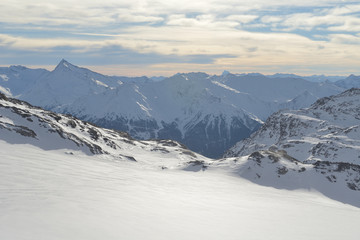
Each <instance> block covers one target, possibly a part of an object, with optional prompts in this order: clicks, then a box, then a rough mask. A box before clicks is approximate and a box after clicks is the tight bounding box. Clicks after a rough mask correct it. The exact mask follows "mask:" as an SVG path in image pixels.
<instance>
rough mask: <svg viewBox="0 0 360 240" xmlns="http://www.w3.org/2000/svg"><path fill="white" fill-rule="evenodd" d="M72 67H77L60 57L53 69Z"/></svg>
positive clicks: (69, 68)
mask: <svg viewBox="0 0 360 240" xmlns="http://www.w3.org/2000/svg"><path fill="white" fill-rule="evenodd" d="M74 68H78V67H77V66H75V65H73V64H71V63H70V62H68V61H66V60H65V59H62V60H61V61H60V62H59V64H58V65H57V66H56V68H55V70H59V69H68V70H73V69H74Z"/></svg>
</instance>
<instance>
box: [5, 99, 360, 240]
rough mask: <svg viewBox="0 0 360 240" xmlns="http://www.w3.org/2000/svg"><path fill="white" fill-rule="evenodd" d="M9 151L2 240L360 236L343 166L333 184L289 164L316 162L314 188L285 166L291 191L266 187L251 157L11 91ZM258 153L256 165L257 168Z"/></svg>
mask: <svg viewBox="0 0 360 240" xmlns="http://www.w3.org/2000/svg"><path fill="white" fill-rule="evenodd" d="M261 154H262V156H263V157H261V156H260V159H263V160H261V164H260V165H261V166H262V169H263V170H265V169H269V168H268V167H267V166H268V165H270V164H272V163H267V162H266V161H268V159H271V157H270V154H269V153H261ZM279 154H280V153H279ZM0 156H1V158H0V166H1V167H0V193H1V194H0V239H16V240H25V239H26V240H38V239H54V240H56V239H69V240H71V239H74V240H75V239H76V240H83V239H84V240H85V239H86V240H91V239H94V240H98V239H108V240H111V239H124V240H130V239H157V240H158V239H229V240H231V239H234V240H235V239H243V238H244V239H265V238H266V239H295V240H296V239H322V238H326V239H351V240H352V239H354V240H355V239H357V238H358V228H357V225H358V222H359V221H360V210H359V207H360V205H359V202H360V201H358V197H359V194H358V192H359V191H353V190H351V189H349V188H347V187H343V183H344V182H343V180H344V179H345V178H341V177H345V176H346V175H344V174H341V172H338V173H332V174H333V175H336V177H337V179H338V184H337V185H336V186H337V187H336V188H333V185H332V183H330V181H328V180H326V181H322V180H321V178H320V177H317V176H318V175H319V176H322V175H321V174H320V173H318V172H317V169H314V170H311V169H310V168H308V167H307V166H306V164H302V163H298V164H299V166H297V164H296V163H294V162H293V163H292V165H290V164H289V166H288V169H289V170H288V171H289V172H290V171H292V170H290V169H291V168H294V169H296V170H298V168H299V170H301V171H302V168H303V167H305V168H307V169H306V171H305V172H306V173H305V174H307V175H306V176H307V179H308V183H309V184H308V185H299V184H296V181H297V179H296V178H294V179H293V178H291V177H290V175H284V174H283V173H284V172H285V170H282V171H280V173H279V174H282V175H281V176H288V177H287V178H286V179H287V180H289V182H288V185H287V187H286V188H285V189H282V190H281V189H276V188H273V187H274V186H275V187H277V185H273V186H272V187H265V186H260V185H258V184H254V183H252V182H249V181H247V180H245V179H244V178H239V176H238V173H239V172H241V170H240V169H239V166H241V161H242V159H241V158H238V159H234V158H230V159H225V160H222V161H213V160H210V159H207V158H205V157H202V156H200V155H198V154H195V153H193V152H191V151H189V150H187V149H186V148H184V147H183V146H182V145H180V144H178V143H176V142H174V141H169V140H167V141H166V140H164V141H136V140H133V139H131V138H130V137H129V136H128V135H127V134H125V133H122V132H116V131H112V130H107V129H102V128H98V127H95V126H93V125H91V124H89V123H86V122H82V121H80V120H78V119H76V118H73V117H71V116H67V115H61V114H55V113H52V112H49V111H45V110H42V109H40V108H36V107H32V106H30V105H29V104H27V103H25V102H21V101H18V100H15V99H9V98H6V97H5V96H4V95H0ZM283 157H286V155H284V154H283V155H282V156H281V160H279V162H281V161H283V159H282V158H283ZM250 158H252V159H253V160H252V161H251V162H250V161H249V162H247V163H248V164H247V165H246V167H250V166H251V164H253V165H254V164H255V165H256V166H257V164H258V163H259V160H258V158H259V156H257V155H253V156H250ZM235 160H237V161H235ZM265 160H266V161H265ZM272 161H274V160H272ZM232 164H235V165H232ZM244 167H245V165H244ZM244 169H245V168H244ZM246 169H248V168H246ZM319 169H320V168H319ZM350 170H351V169H350ZM351 171H352V170H351ZM234 173H235V174H236V175H234ZM351 173H353V175H352V176H353V177H354V176H356V175H355V174H356V173H355V172H351ZM264 174H265V172H264ZM240 175H242V174H240ZM255 176H256V175H255ZM292 176H294V175H292ZM245 177H246V176H245ZM276 178H277V176H276ZM310 180H313V181H310ZM332 180H333V178H332ZM267 183H269V182H267ZM272 183H274V182H272ZM292 184H294V185H292ZM292 186H293V187H292ZM313 186H315V187H313ZM290 189H291V190H290ZM293 189H296V190H293ZM324 189H325V190H324ZM326 189H332V190H333V191H332V192H330V193H332V194H329V192H328V191H326ZM324 194H325V196H324ZM326 196H328V197H326ZM329 197H330V198H332V199H330V198H329ZM344 203H346V204H344ZM339 229H341V230H339Z"/></svg>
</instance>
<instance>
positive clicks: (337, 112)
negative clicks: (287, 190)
mask: <svg viewBox="0 0 360 240" xmlns="http://www.w3.org/2000/svg"><path fill="white" fill-rule="evenodd" d="M279 153H281V154H280V155H282V159H285V160H286V159H287V160H286V161H280V162H278V161H276V164H275V165H276V167H274V166H275V165H271V166H272V167H271V168H270V170H269V171H270V172H273V174H274V173H276V171H275V170H276V169H278V170H279V171H281V169H283V170H284V174H286V173H287V172H291V171H289V170H288V169H289V168H290V169H292V170H293V171H295V172H296V171H298V174H295V173H292V174H295V175H296V177H297V178H299V176H300V175H301V174H300V173H301V172H303V171H300V170H301V169H302V167H304V169H305V170H311V171H315V172H317V173H320V174H322V175H323V176H324V177H326V179H327V180H328V181H329V182H334V183H336V184H340V183H339V182H342V184H343V185H344V186H347V187H348V188H350V189H352V190H355V191H360V89H356V88H353V89H350V90H347V91H345V92H343V93H341V94H338V95H335V96H331V97H325V98H322V99H319V100H318V101H316V102H315V103H314V104H313V105H311V107H309V108H305V109H301V110H297V111H295V110H293V111H290V110H282V111H279V112H277V113H275V114H273V115H272V116H270V117H269V118H268V120H267V121H266V122H265V124H264V125H263V126H262V127H261V128H260V129H259V130H258V131H256V132H255V133H254V134H252V135H251V137H249V138H247V139H245V140H242V141H240V142H239V143H237V144H236V145H235V146H233V147H232V148H231V149H229V150H228V151H227V152H226V154H225V155H224V157H227V158H229V157H241V156H249V155H250V157H247V158H248V159H250V160H251V159H253V158H252V157H254V156H259V157H258V158H256V159H258V160H259V161H262V160H261V159H270V160H271V159H272V158H274V156H275V155H276V154H277V155H279ZM264 154H265V155H266V156H267V158H265V157H264V156H263V155H264ZM269 154H270V155H269ZM274 154H275V155H274ZM284 156H287V157H284ZM270 160H266V161H268V162H269V161H270ZM273 163H274V162H273ZM288 164H290V166H289V167H288V166H287V165H288ZM254 166H255V165H254ZM262 167H263V166H262ZM262 167H260V165H259V166H258V167H256V168H254V167H252V170H250V169H249V171H248V173H245V172H243V173H244V174H245V175H247V176H248V177H249V178H250V179H252V180H254V181H255V180H256V179H260V178H262V180H256V181H261V182H263V183H265V182H266V179H268V178H269V176H273V174H269V172H268V170H266V171H267V173H265V172H264V171H263V170H260V169H261V168H262ZM244 169H245V168H244ZM265 169H267V168H265ZM271 169H273V170H271ZM305 170H304V171H305ZM259 171H261V173H260V172H259ZM339 174H340V175H339ZM250 175H252V176H251V177H250ZM280 175H281V174H280ZM280 175H279V177H280ZM256 176H258V177H257V178H256ZM303 176H305V175H303ZM300 179H302V180H301V181H304V180H305V179H306V178H303V177H300ZM289 181H290V180H289ZM312 184H313V182H312ZM290 185H291V184H290Z"/></svg>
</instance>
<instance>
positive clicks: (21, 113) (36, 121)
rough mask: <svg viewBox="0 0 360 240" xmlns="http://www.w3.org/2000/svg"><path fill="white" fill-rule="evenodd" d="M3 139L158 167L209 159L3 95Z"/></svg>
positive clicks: (174, 145)
mask: <svg viewBox="0 0 360 240" xmlns="http://www.w3.org/2000/svg"><path fill="white" fill-rule="evenodd" d="M0 136H1V139H2V140H5V141H6V142H8V143H11V144H30V145H33V146H36V147H39V148H41V149H43V150H46V151H48V150H56V149H64V150H66V153H67V154H70V155H73V154H78V153H77V152H79V151H81V152H83V153H85V154H87V155H89V156H91V155H103V156H104V157H106V156H108V157H109V159H110V160H124V161H134V162H136V161H140V162H141V163H143V164H144V165H146V166H151V167H154V168H173V167H177V168H179V167H184V166H189V164H190V165H191V162H192V161H200V160H202V159H205V158H204V157H202V156H200V155H198V154H195V153H193V152H191V151H190V150H188V149H187V148H186V147H185V146H183V145H181V144H179V143H177V142H175V141H171V140H159V141H136V140H134V139H132V138H131V137H130V136H129V135H128V134H127V133H124V132H119V131H114V130H109V129H103V128H99V127H96V126H94V125H92V124H90V123H87V122H83V121H81V120H78V119H76V118H74V117H72V116H69V115H62V114H56V113H53V112H49V111H46V110H42V109H41V108H37V107H33V106H31V105H29V104H28V103H26V102H23V101H19V100H16V99H11V98H7V97H6V96H5V95H3V94H0ZM144 156H147V157H144ZM148 158H151V159H156V160H157V161H156V162H151V161H149V160H147V159H148Z"/></svg>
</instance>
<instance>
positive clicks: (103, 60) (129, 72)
mask: <svg viewBox="0 0 360 240" xmlns="http://www.w3.org/2000/svg"><path fill="white" fill-rule="evenodd" d="M61 59H66V60H68V61H69V62H71V63H73V64H75V65H79V66H83V67H88V68H91V69H92V70H94V71H97V72H100V73H103V74H108V75H126V76H141V75H147V76H160V75H162V76H170V75H173V74H175V73H177V72H193V71H195V72H198V71H201V72H207V73H209V74H220V73H221V72H222V71H224V70H227V71H230V72H234V73H248V72H259V73H263V74H270V73H296V74H300V75H312V74H326V75H348V74H357V75H359V74H360V1H346V0H316V1H315V0H287V1H283V0H271V1H269V0H243V1H236V0H196V1H194V0H182V1H178V0H132V1H128V0H126V1H125V0H77V1H73V0H61V1H59V0H56V1H53V0H1V1H0V66H9V65H25V66H28V67H43V68H47V69H50V70H52V69H53V68H54V67H55V66H56V65H57V64H58V62H60V60H61Z"/></svg>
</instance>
